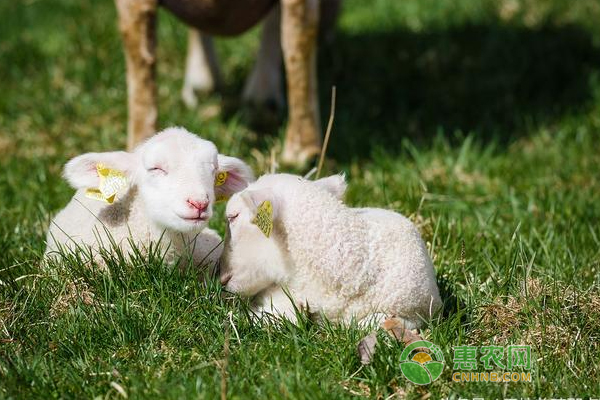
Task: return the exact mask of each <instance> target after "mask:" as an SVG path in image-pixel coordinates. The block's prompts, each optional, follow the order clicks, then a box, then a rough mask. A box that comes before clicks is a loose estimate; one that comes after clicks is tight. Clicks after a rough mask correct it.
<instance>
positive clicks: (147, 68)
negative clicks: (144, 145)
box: [115, 0, 340, 164]
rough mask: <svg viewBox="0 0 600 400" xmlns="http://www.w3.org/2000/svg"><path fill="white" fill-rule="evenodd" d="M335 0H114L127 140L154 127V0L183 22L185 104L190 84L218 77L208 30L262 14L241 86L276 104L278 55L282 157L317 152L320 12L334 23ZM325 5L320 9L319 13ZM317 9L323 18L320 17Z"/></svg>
mask: <svg viewBox="0 0 600 400" xmlns="http://www.w3.org/2000/svg"><path fill="white" fill-rule="evenodd" d="M339 2H340V0H279V1H277V0H160V1H159V0H115V3H116V6H117V11H118V17H119V28H120V30H121V36H122V39H123V45H124V46H123V47H124V50H125V58H126V62H127V89H128V108H129V113H128V115H129V123H128V141H127V143H128V148H129V149H131V148H133V147H134V146H135V145H137V144H138V143H139V141H141V140H143V139H144V138H146V137H148V136H149V135H151V134H152V133H154V131H155V129H156V122H157V116H158V111H157V90H156V76H155V75H156V74H155V66H156V14H157V9H158V7H159V5H160V6H162V7H164V8H165V9H167V10H169V11H170V12H172V13H173V14H174V15H175V16H177V17H178V18H179V19H181V20H182V21H184V22H185V23H186V24H188V25H189V26H190V27H191V29H190V34H189V39H188V58H187V67H186V73H185V83H184V88H183V98H184V101H185V102H186V104H188V105H190V106H192V105H195V103H196V97H195V93H194V92H195V91H196V90H200V91H210V90H212V89H214V88H215V86H216V85H217V83H218V80H219V73H218V66H217V59H216V55H215V51H214V49H213V46H212V41H211V36H210V35H219V36H233V35H238V34H240V33H242V32H244V31H246V30H248V29H250V28H251V27H252V26H254V25H255V24H257V23H258V22H259V21H260V20H261V19H263V18H266V21H265V26H264V30H263V34H262V37H261V44H260V49H259V52H258V60H257V62H256V66H255V68H254V69H253V72H252V74H251V75H250V77H249V79H248V83H247V84H246V89H245V90H244V98H245V100H246V101H248V102H251V103H258V104H264V103H272V104H275V105H278V106H281V105H282V103H283V101H282V98H283V90H282V87H281V83H280V81H281V80H282V73H281V63H282V59H283V64H284V65H285V70H286V80H287V95H288V96H287V97H288V109H289V121H288V126H287V132H286V139H285V143H284V151H283V156H282V157H283V161H285V162H288V163H292V164H302V163H304V162H305V161H306V160H307V159H309V158H311V157H312V156H314V155H316V154H318V152H319V149H320V146H321V133H320V132H321V128H320V121H319V105H318V96H317V74H316V46H317V32H318V27H319V22H320V20H323V22H324V23H329V24H332V23H333V21H334V20H335V16H336V14H337V9H338V6H339ZM321 10H323V13H321ZM321 14H322V16H323V17H324V18H320V17H321Z"/></svg>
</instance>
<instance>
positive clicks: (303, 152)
mask: <svg viewBox="0 0 600 400" xmlns="http://www.w3.org/2000/svg"><path fill="white" fill-rule="evenodd" d="M320 154H321V148H320V147H319V146H315V145H312V146H307V147H296V146H287V145H286V146H285V147H284V148H283V153H282V154H281V164H282V165H284V166H288V167H294V168H297V169H306V168H308V167H309V166H312V165H313V164H315V160H316V159H317V158H318V157H319V155H320Z"/></svg>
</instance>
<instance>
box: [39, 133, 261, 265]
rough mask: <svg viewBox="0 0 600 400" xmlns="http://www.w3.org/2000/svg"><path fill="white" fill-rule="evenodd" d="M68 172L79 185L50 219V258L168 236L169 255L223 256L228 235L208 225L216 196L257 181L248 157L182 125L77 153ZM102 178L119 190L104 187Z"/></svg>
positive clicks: (209, 260) (145, 244)
mask: <svg viewBox="0 0 600 400" xmlns="http://www.w3.org/2000/svg"><path fill="white" fill-rule="evenodd" d="M217 176H218V177H219V178H220V180H219V181H217V182H215V179H216V177H217ZM64 177H65V179H66V180H67V181H68V182H69V184H70V185H71V186H72V187H73V188H75V189H77V192H76V193H75V195H74V196H73V198H72V200H71V202H70V203H69V204H68V205H67V206H66V207H65V208H64V209H63V210H62V211H60V212H59V213H58V214H57V215H56V217H55V218H54V219H53V220H52V222H51V224H50V228H49V230H48V235H47V247H46V252H45V253H46V256H47V257H53V256H55V255H56V254H57V250H59V249H60V248H63V247H65V248H67V249H73V248H75V247H79V246H82V245H83V246H85V247H89V248H91V249H92V251H93V254H94V257H95V259H96V261H98V262H101V257H100V254H99V250H100V248H109V247H110V246H111V245H112V244H113V243H114V244H116V245H117V246H118V247H119V248H120V249H121V250H122V251H123V252H124V253H128V252H129V251H130V250H131V247H132V245H133V246H135V247H138V248H140V249H142V250H143V249H148V248H149V246H150V245H151V243H160V244H161V246H162V249H163V250H165V251H167V249H168V252H167V257H166V258H167V261H172V260H174V259H175V258H176V257H181V256H184V255H186V254H189V255H191V256H192V257H193V262H194V264H195V265H197V264H200V263H206V264H214V263H215V262H216V261H217V260H218V259H219V257H220V255H221V251H222V245H220V242H221V238H220V237H219V235H218V234H217V233H216V232H214V231H213V230H211V229H208V228H207V225H208V220H209V219H210V217H211V216H212V213H213V204H214V202H215V199H216V198H218V197H227V196H230V195H231V194H233V193H234V192H237V191H239V190H242V189H244V188H245V187H246V186H247V185H248V183H249V182H251V181H253V180H254V177H253V174H252V171H251V169H250V168H249V167H248V166H247V165H246V164H245V163H244V162H243V161H241V160H239V159H237V158H234V157H228V156H224V155H221V154H218V152H217V148H216V147H215V145H214V144H213V143H212V142H210V141H208V140H204V139H202V138H200V137H198V136H196V135H194V134H192V133H189V132H187V131H186V130H185V129H182V128H169V129H165V130H164V131H162V132H160V133H158V134H156V135H155V136H153V137H151V138H150V139H148V140H147V141H145V142H144V143H143V144H141V145H140V146H138V147H137V148H136V149H135V151H133V152H125V151H113V152H105V153H86V154H83V155H80V156H78V157H75V158H73V159H72V160H70V161H69V162H68V163H67V164H66V165H65V169H64ZM215 184H217V186H215ZM102 185H106V186H108V189H107V190H111V189H112V192H111V193H112V194H113V196H110V193H109V194H106V193H104V194H103V193H100V190H99V189H98V188H100V189H103V188H102ZM90 197H91V198H90Z"/></svg>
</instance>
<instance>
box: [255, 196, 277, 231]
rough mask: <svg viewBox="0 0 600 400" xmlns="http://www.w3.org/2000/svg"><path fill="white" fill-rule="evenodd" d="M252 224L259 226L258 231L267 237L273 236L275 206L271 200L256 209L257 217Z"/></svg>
mask: <svg viewBox="0 0 600 400" xmlns="http://www.w3.org/2000/svg"><path fill="white" fill-rule="evenodd" d="M252 223H253V224H254V225H256V226H258V229H260V230H261V231H262V233H264V234H265V236H266V237H269V236H271V232H272V231H273V206H272V205H271V202H270V201H269V200H265V201H263V202H262V203H261V204H260V206H258V208H257V209H256V217H254V219H253V220H252Z"/></svg>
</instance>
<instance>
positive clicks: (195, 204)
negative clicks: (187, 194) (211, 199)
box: [187, 199, 208, 211]
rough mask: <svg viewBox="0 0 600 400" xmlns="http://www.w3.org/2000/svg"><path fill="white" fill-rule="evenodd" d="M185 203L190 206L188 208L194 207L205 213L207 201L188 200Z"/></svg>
mask: <svg viewBox="0 0 600 400" xmlns="http://www.w3.org/2000/svg"><path fill="white" fill-rule="evenodd" d="M187 203H188V204H189V205H190V207H194V208H195V209H197V210H198V211H205V210H206V208H207V207H208V201H196V200H192V199H188V200H187Z"/></svg>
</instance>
